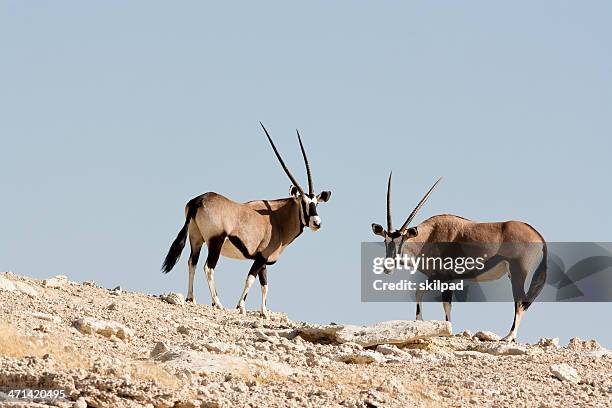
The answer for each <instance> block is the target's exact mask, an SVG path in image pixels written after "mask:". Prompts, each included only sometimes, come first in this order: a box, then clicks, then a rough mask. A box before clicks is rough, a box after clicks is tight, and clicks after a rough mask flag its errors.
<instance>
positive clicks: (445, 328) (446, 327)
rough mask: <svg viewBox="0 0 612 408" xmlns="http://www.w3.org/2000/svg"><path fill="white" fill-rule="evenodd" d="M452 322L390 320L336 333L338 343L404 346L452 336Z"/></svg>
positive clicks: (349, 327)
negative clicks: (414, 342) (422, 340)
mask: <svg viewBox="0 0 612 408" xmlns="http://www.w3.org/2000/svg"><path fill="white" fill-rule="evenodd" d="M450 335H452V328H451V324H450V322H443V321H439V320H428V321H421V320H419V321H415V320H390V321H386V322H380V323H377V324H374V325H372V326H344V328H343V329H341V330H339V331H338V332H336V341H337V342H338V343H346V342H353V343H357V344H359V345H360V346H362V347H372V346H377V345H379V344H397V345H403V344H408V343H410V342H413V341H415V340H419V339H424V338H428V337H438V336H450Z"/></svg>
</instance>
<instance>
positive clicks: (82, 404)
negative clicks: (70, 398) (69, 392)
mask: <svg viewBox="0 0 612 408" xmlns="http://www.w3.org/2000/svg"><path fill="white" fill-rule="evenodd" d="M72 406H73V407H74V408H87V402H86V401H85V398H83V397H79V398H78V399H77V400H76V401H74V404H72Z"/></svg>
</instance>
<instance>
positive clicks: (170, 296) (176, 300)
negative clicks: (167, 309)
mask: <svg viewBox="0 0 612 408" xmlns="http://www.w3.org/2000/svg"><path fill="white" fill-rule="evenodd" d="M160 298H161V300H163V301H164V302H168V303H170V304H171V305H182V304H184V303H185V298H184V297H183V294H182V293H175V292H171V293H164V294H163V295H161V296H160Z"/></svg>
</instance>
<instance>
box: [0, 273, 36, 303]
mask: <svg viewBox="0 0 612 408" xmlns="http://www.w3.org/2000/svg"><path fill="white" fill-rule="evenodd" d="M5 275H6V274H5ZM0 290H5V291H7V292H20V293H23V294H24V295H28V296H29V297H31V298H37V297H38V292H37V291H36V289H34V288H33V287H32V286H30V285H28V284H27V283H25V282H21V281H14V280H11V279H8V278H6V277H4V276H0Z"/></svg>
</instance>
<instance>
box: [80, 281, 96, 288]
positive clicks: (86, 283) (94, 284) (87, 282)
mask: <svg viewBox="0 0 612 408" xmlns="http://www.w3.org/2000/svg"><path fill="white" fill-rule="evenodd" d="M83 286H89V287H92V288H95V287H96V282H95V281H92V280H88V281H85V282H83Z"/></svg>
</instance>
